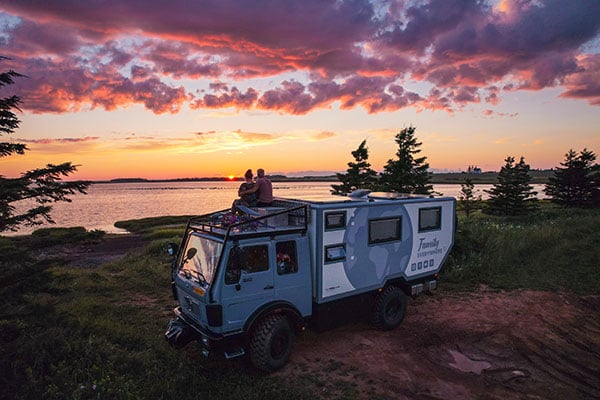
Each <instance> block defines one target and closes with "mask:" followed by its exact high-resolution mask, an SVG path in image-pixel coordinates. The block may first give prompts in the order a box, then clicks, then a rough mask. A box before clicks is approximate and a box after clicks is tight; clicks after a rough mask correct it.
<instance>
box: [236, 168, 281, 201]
mask: <svg viewBox="0 0 600 400" xmlns="http://www.w3.org/2000/svg"><path fill="white" fill-rule="evenodd" d="M256 173H257V177H256V181H253V180H252V178H253V175H252V170H251V169H249V170H248V171H246V173H245V174H244V178H245V179H246V181H245V182H244V183H242V184H241V185H240V188H239V189H238V196H240V198H239V199H238V200H236V201H235V202H234V206H236V205H240V206H246V207H269V206H270V205H271V204H273V185H272V184H271V181H270V180H269V178H267V177H266V176H265V170H264V169H262V168H259V169H257V170H256Z"/></svg>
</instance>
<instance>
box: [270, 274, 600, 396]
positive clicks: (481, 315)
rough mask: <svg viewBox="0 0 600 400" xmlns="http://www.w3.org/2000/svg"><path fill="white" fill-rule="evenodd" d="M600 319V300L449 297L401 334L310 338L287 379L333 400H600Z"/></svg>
mask: <svg viewBox="0 0 600 400" xmlns="http://www.w3.org/2000/svg"><path fill="white" fill-rule="evenodd" d="M442 287H443V284H442ZM599 312H600V297H597V296H595V297H583V298H582V297H576V296H570V295H566V294H556V293H546V292H533V291H513V292H495V291H490V290H486V289H485V288H482V289H481V290H479V291H478V292H475V293H448V292H444V291H443V289H442V290H439V291H438V292H436V293H435V294H434V295H433V296H423V297H420V298H418V299H417V300H414V301H411V302H409V306H408V309H407V315H406V317H405V319H404V321H403V323H402V325H401V326H400V327H399V328H397V329H396V330H393V331H388V332H379V331H375V330H373V329H371V328H370V327H369V325H367V324H354V325H349V326H345V327H341V328H337V329H335V330H332V331H327V332H324V333H314V332H306V333H303V334H302V335H301V336H299V337H298V340H297V341H296V345H295V348H294V351H293V353H292V357H291V361H290V363H289V364H288V365H287V366H286V367H285V368H284V369H283V370H282V371H281V372H279V373H278V374H281V375H292V376H297V377H300V376H301V375H303V374H307V373H309V374H314V378H315V379H316V380H318V381H319V382H321V383H322V388H321V391H322V392H323V397H324V398H327V397H339V396H340V395H342V394H343V392H342V390H343V387H344V386H347V385H348V384H350V385H352V386H353V387H354V388H355V389H356V390H357V391H358V393H359V397H358V398H361V399H370V398H386V399H387V398H389V399H557V400H558V399H561V400H562V399H598V398H600V313H599Z"/></svg>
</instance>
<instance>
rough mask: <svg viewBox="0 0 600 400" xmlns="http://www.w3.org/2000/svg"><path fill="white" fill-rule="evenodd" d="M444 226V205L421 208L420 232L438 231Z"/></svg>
mask: <svg viewBox="0 0 600 400" xmlns="http://www.w3.org/2000/svg"><path fill="white" fill-rule="evenodd" d="M441 228H442V207H430V208H420V209H419V232H427V231H436V230H438V229H441Z"/></svg>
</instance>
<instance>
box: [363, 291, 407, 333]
mask: <svg viewBox="0 0 600 400" xmlns="http://www.w3.org/2000/svg"><path fill="white" fill-rule="evenodd" d="M406 303H407V299H406V295H405V294H404V292H403V291H402V290H401V289H400V288H398V287H396V286H388V287H387V288H385V289H384V290H383V291H382V292H380V293H379V294H377V298H376V299H375V304H374V307H373V314H372V317H371V323H372V324H373V326H375V328H377V329H379V330H383V331H387V330H391V329H394V328H396V327H397V326H398V325H400V324H401V323H402V320H403V319H404V315H405V314H406Z"/></svg>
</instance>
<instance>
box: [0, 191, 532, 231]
mask: <svg viewBox="0 0 600 400" xmlns="http://www.w3.org/2000/svg"><path fill="white" fill-rule="evenodd" d="M239 185H240V182H144V183H102V184H93V185H91V186H90V188H89V190H88V194H86V195H81V194H78V195H74V196H72V197H71V199H72V202H70V203H65V202H61V203H55V204H54V205H53V206H52V208H53V209H52V212H51V216H52V218H53V219H54V221H55V222H56V224H54V225H49V224H44V225H38V226H36V227H32V228H28V227H25V228H21V229H20V230H18V231H17V232H12V233H7V232H5V233H3V234H4V235H19V234H28V233H31V232H32V231H33V230H35V229H39V228H41V227H52V226H54V227H72V226H83V227H85V228H86V229H88V230H92V229H101V230H103V231H106V232H109V233H125V231H123V230H121V229H118V228H115V226H114V223H115V222H116V221H124V220H129V219H139V218H147V217H158V216H164V215H201V214H206V213H209V212H212V211H215V210H222V209H225V208H228V207H230V206H231V203H232V202H233V200H235V199H236V198H237V189H238V187H239ZM331 185H332V182H284V183H273V194H274V195H275V196H277V197H288V198H297V199H298V198H314V199H323V198H327V197H330V188H331ZM491 187H492V185H476V186H475V190H476V191H477V193H476V194H481V195H482V197H483V198H485V197H486V193H485V192H484V190H485V189H490V188H491ZM542 188H543V185H534V189H535V190H537V191H538V196H539V195H541V194H543V192H542ZM434 190H435V191H436V192H439V193H441V194H442V195H444V196H453V197H458V195H459V193H460V185H459V184H444V185H434ZM28 205H31V203H29V204H27V203H22V204H19V205H18V209H21V210H23V209H25V208H26V207H27V206H28Z"/></svg>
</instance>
